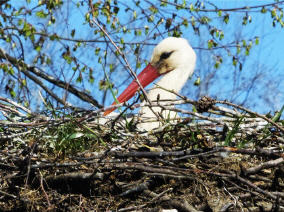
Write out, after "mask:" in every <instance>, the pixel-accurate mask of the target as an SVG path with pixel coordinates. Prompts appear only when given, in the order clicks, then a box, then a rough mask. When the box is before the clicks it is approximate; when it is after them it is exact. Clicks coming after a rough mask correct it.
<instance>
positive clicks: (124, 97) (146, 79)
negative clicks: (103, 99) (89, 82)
mask: <svg viewBox="0 0 284 212" xmlns="http://www.w3.org/2000/svg"><path fill="white" fill-rule="evenodd" d="M159 76H160V74H159V72H158V71H157V69H156V68H155V67H154V66H152V65H151V64H150V63H149V64H148V65H147V66H146V68H145V69H144V70H143V71H142V72H141V73H140V74H139V75H138V76H137V78H138V80H139V82H140V84H141V85H142V87H143V88H144V87H146V86H147V85H149V84H150V83H151V82H153V81H154V80H155V79H156V78H158V77H159ZM138 88H139V85H138V83H137V82H136V80H133V81H132V82H131V83H130V85H129V86H128V87H127V88H126V89H125V90H124V91H123V92H122V94H120V96H119V97H118V98H117V100H118V102H120V103H123V102H126V101H128V100H129V99H131V98H132V97H133V96H134V94H135V93H136V91H137V90H138ZM112 105H116V102H113V103H112ZM114 110H115V108H113V109H109V110H106V111H105V112H104V116H106V115H108V114H110V113H111V112H112V111H114Z"/></svg>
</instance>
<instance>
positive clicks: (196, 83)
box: [194, 77, 201, 86]
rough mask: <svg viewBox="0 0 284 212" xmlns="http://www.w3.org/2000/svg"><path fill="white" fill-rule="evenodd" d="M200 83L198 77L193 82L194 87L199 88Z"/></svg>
mask: <svg viewBox="0 0 284 212" xmlns="http://www.w3.org/2000/svg"><path fill="white" fill-rule="evenodd" d="M200 83H201V79H200V77H198V78H197V79H196V80H195V82H194V86H199V85H200Z"/></svg>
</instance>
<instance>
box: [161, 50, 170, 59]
mask: <svg viewBox="0 0 284 212" xmlns="http://www.w3.org/2000/svg"><path fill="white" fill-rule="evenodd" d="M172 53H173V51H172V52H164V53H163V54H161V56H160V60H165V59H167V58H168V57H169V56H170V55H171V54H172Z"/></svg>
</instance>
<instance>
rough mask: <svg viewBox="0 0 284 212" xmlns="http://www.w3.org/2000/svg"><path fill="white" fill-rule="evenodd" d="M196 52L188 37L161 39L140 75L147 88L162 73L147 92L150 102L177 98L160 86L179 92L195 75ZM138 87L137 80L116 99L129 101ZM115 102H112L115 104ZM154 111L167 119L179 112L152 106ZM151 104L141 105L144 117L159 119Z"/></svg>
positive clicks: (149, 126)
mask: <svg viewBox="0 0 284 212" xmlns="http://www.w3.org/2000/svg"><path fill="white" fill-rule="evenodd" d="M195 61H196V55H195V52H194V50H193V49H192V48H191V46H190V45H189V43H188V42H187V40H185V39H184V38H176V37H169V38H166V39H164V40H162V41H161V42H160V43H159V44H158V45H157V46H156V47H155V48H154V51H153V53H152V57H151V61H150V63H149V64H148V66H147V67H146V68H145V69H144V70H143V71H142V72H141V73H140V74H139V75H138V76H137V77H138V80H139V82H140V84H141V85H142V86H143V87H146V86H147V85H148V84H150V83H151V82H153V81H154V80H155V79H156V78H158V77H159V76H162V77H161V79H160V80H159V81H158V82H157V83H156V85H155V86H154V88H153V89H151V90H150V92H149V93H148V94H147V96H148V98H149V100H150V101H155V100H157V98H159V100H175V99H176V95H175V94H173V93H170V92H168V91H166V90H163V89H161V88H159V87H162V88H165V89H167V90H172V91H174V92H179V91H180V90H181V89H182V87H183V86H184V84H185V83H186V81H187V80H188V78H189V77H190V76H191V75H192V74H193V71H194V67H195ZM138 89H139V85H138V83H137V82H136V80H133V81H132V83H131V84H130V85H129V86H128V87H127V88H126V89H125V90H124V91H123V93H122V94H121V95H120V96H119V97H118V98H117V100H118V101H119V102H120V103H123V102H125V101H128V100H129V99H130V98H132V97H133V96H134V94H135V93H136V91H137V90H138ZM115 104H116V103H115V102H114V103H113V104H112V105H115ZM113 110H114V109H110V110H106V111H105V112H104V115H105V116H106V115H108V114H109V113H111V112H112V111H113ZM152 110H154V111H155V113H156V114H157V113H160V114H162V116H163V117H164V118H166V119H167V118H174V117H176V115H177V114H176V112H172V111H171V112H170V111H166V110H163V111H162V109H161V107H152ZM152 110H151V109H150V108H149V107H142V109H141V111H140V112H139V113H140V114H141V118H143V117H144V118H157V117H156V115H155V114H154V113H153V112H152ZM158 126H159V122H149V123H142V124H140V125H138V128H142V129H144V130H151V129H154V128H156V127H158Z"/></svg>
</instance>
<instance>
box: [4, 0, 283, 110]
mask: <svg viewBox="0 0 284 212" xmlns="http://www.w3.org/2000/svg"><path fill="white" fill-rule="evenodd" d="M11 2H13V1H11ZM32 2H37V1H32ZM130 2H132V1H130ZM210 2H211V3H214V4H215V5H216V6H217V7H218V8H223V9H226V8H235V7H243V6H255V5H259V4H260V5H263V4H267V3H273V2H274V1H256V0H254V1H252V0H249V1H248V0H246V1H245V0H231V1H229V0H224V1H210ZM15 3H17V4H18V3H19V1H15ZM15 3H14V4H15ZM188 4H189V3H188ZM72 5H73V4H72V2H71V1H70V4H69V7H71V6H72ZM121 10H122V11H123V9H121ZM86 11H87V8H86V7H85V8H82V9H81V10H80V11H78V10H76V9H73V10H71V11H70V13H69V14H68V16H66V17H67V18H68V20H67V21H66V23H65V22H57V23H56V25H55V27H54V28H50V29H49V31H50V32H56V33H57V34H59V35H62V36H67V35H70V32H71V30H72V29H73V28H74V27H76V28H77V29H79V30H77V32H76V34H75V38H79V39H80V38H82V39H96V38H98V37H99V36H98V35H95V34H93V33H92V31H90V27H89V25H88V24H82V22H83V19H84V15H85V13H86ZM172 11H173V12H177V13H178V15H180V16H183V17H184V18H187V19H189V18H190V16H189V15H188V13H186V12H179V11H176V10H175V8H172ZM129 14H130V12H129V11H128V12H127V15H129ZM57 15H58V16H62V15H63V16H64V15H65V14H64V13H62V14H61V13H60V12H58V14H57ZM204 15H208V16H210V17H213V21H212V24H214V25H215V26H217V27H218V28H220V29H222V30H223V31H224V34H225V37H224V39H223V41H222V43H223V44H224V45H225V44H228V43H230V42H232V41H234V40H236V37H237V36H241V37H242V38H245V39H252V38H254V37H255V36H258V37H259V40H260V42H259V45H253V48H252V50H251V52H250V55H249V57H243V60H244V61H245V62H244V67H243V70H242V72H239V71H238V70H235V69H234V67H233V66H232V61H231V57H228V56H226V53H225V51H224V50H216V51H208V50H199V49H198V48H207V40H208V39H210V38H209V36H208V30H206V29H201V32H202V33H201V35H200V36H199V35H196V34H194V32H193V30H192V29H191V28H190V27H189V28H187V29H184V31H183V37H185V38H186V39H188V40H189V41H190V43H191V45H192V46H193V47H195V48H196V53H197V56H198V61H197V64H196V69H195V73H194V75H193V77H192V79H191V80H189V81H188V83H187V85H186V87H185V88H184V89H183V91H182V94H184V95H187V96H188V97H190V98H193V99H196V98H198V97H199V95H208V96H212V97H216V98H218V99H228V100H230V101H232V102H234V103H237V104H239V103H243V101H244V100H246V102H245V106H247V107H249V108H250V109H252V110H255V111H257V112H260V113H267V112H269V111H275V110H277V109H278V110H279V109H280V108H281V106H282V105H283V104H284V94H283V92H282V91H283V90H284V83H283V79H284V70H283V67H284V60H283V49H284V31H283V29H282V28H281V27H279V25H277V26H276V27H273V26H272V19H271V15H270V12H267V13H266V14H259V13H256V12H249V13H248V15H251V17H252V23H251V24H248V25H247V26H246V27H243V26H242V23H241V22H242V17H243V15H245V13H244V12H233V13H230V22H229V24H224V22H223V21H222V18H218V16H217V15H216V13H204ZM127 17H128V16H127ZM64 18H65V17H63V18H62V20H63V21H64V20H65V19H64ZM119 18H120V21H121V22H122V23H125V24H126V23H128V21H129V20H127V19H125V12H121V13H120V15H119ZM32 21H33V22H34V23H35V24H37V25H38V26H40V23H39V22H40V21H44V20H39V19H35V20H32ZM147 24H148V23H144V22H143V23H139V24H138V25H137V26H136V27H142V28H143V27H144V25H147ZM134 26H135V25H134ZM90 32H91V33H90ZM152 35H153V34H150V35H149V37H151V36H152ZM166 36H167V35H164V37H166ZM122 37H123V38H124V40H125V42H137V41H141V40H144V39H145V40H146V42H148V43H153V44H155V43H158V42H159V41H160V40H161V39H162V37H159V38H158V39H157V40H153V39H149V40H147V38H145V37H143V36H142V37H137V36H133V35H132V34H127V35H123V36H122ZM112 38H113V39H114V40H118V41H119V40H120V38H119V37H116V36H115V35H112ZM62 43H64V42H62ZM66 44H68V45H69V46H72V45H73V44H70V43H67V42H66ZM0 45H1V44H0ZM98 46H99V47H101V48H103V47H104V45H103V44H96V43H88V44H87V45H86V47H85V50H84V51H83V52H80V53H79V58H80V60H81V61H82V62H84V63H86V64H88V65H89V66H91V67H93V68H94V71H95V72H96V74H97V75H96V76H95V83H94V84H88V83H85V84H83V87H82V88H83V89H86V90H88V91H90V93H91V95H93V96H94V97H95V98H96V99H98V100H99V101H100V100H101V99H102V94H101V92H99V91H98V81H99V80H101V79H103V70H104V68H105V71H106V72H108V71H109V68H108V66H105V67H103V66H101V65H98V63H97V57H96V56H95V55H94V50H95V48H96V47H98ZM27 47H28V46H27ZM62 49H63V50H64V48H63V45H58V44H57V45H55V44H50V43H49V44H48V45H46V46H45V50H47V51H49V54H50V55H51V57H53V58H54V59H55V60H56V57H57V56H59V55H61V54H62V51H63V50H62ZM152 49H153V46H152V45H148V46H147V45H146V46H144V48H143V49H141V52H140V59H141V61H142V62H144V61H148V60H149V59H150V56H151V51H152ZM231 51H232V52H234V51H235V50H234V48H231ZM27 52H28V54H27V58H26V59H27V60H26V62H30V61H31V60H32V59H33V54H32V52H29V51H27ZM58 52H59V53H58ZM125 53H126V56H127V59H128V60H129V61H130V62H131V65H132V68H134V69H135V70H136V71H137V72H138V73H139V72H140V71H141V70H142V68H143V67H144V65H142V66H141V68H137V69H136V68H135V59H133V57H132V54H133V52H131V49H127V50H126V51H125ZM74 54H76V53H74ZM218 54H221V55H225V56H224V58H223V64H222V66H221V68H220V69H217V70H216V69H214V68H212V66H213V65H214V61H215V60H214V55H218ZM29 57H30V61H29ZM112 62H113V63H114V64H115V63H117V61H116V60H115V58H114V57H113V56H111V55H108V57H107V63H106V64H109V63H112ZM43 68H45V67H43ZM70 68H71V67H70ZM70 68H68V67H67V68H66V64H65V63H62V61H58V62H55V63H54V66H53V67H52V69H51V70H50V71H55V72H53V73H55V75H56V76H58V77H62V74H63V75H64V77H63V78H62V79H67V80H69V79H71V74H70ZM60 71H62V73H61V72H60ZM210 74H214V78H212V79H210V78H209V77H208V76H210ZM255 75H258V76H259V78H258V79H256V80H255V81H254V78H253V76H255ZM198 77H201V86H200V87H195V86H193V83H194V81H195V80H196V79H197V78H198ZM128 78H129V73H128V72H127V71H126V70H124V68H123V67H121V66H120V67H119V68H118V69H117V70H116V73H115V74H114V75H113V76H112V78H111V79H112V82H113V83H115V85H116V88H117V89H118V93H121V92H122V90H123V89H124V88H125V87H126V86H127V84H128V83H129V82H130V81H131V80H132V79H131V78H129V79H128ZM206 80H208V81H209V82H210V86H209V87H206ZM72 82H73V83H74V84H75V80H74V81H72ZM118 85H119V87H118ZM250 85H253V86H250ZM78 86H79V85H78ZM241 88H244V91H243V92H241ZM238 89H240V92H237V91H238ZM35 90H36V89H35ZM247 90H250V92H249V94H247V92H245V91H247ZM36 91H37V90H36ZM1 92H2V91H1ZM58 92H59V93H60V92H62V90H60V89H59V90H58ZM267 92H269V93H267ZM70 101H71V103H73V104H77V103H78V100H77V99H76V98H71V99H70ZM112 101H113V100H112V97H111V95H110V93H108V97H107V100H106V102H105V105H108V104H110V103H111V102H112ZM271 102H272V103H273V104H271ZM82 105H83V106H84V105H85V106H86V107H87V108H89V106H88V105H86V104H82ZM80 106H81V105H80Z"/></svg>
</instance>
